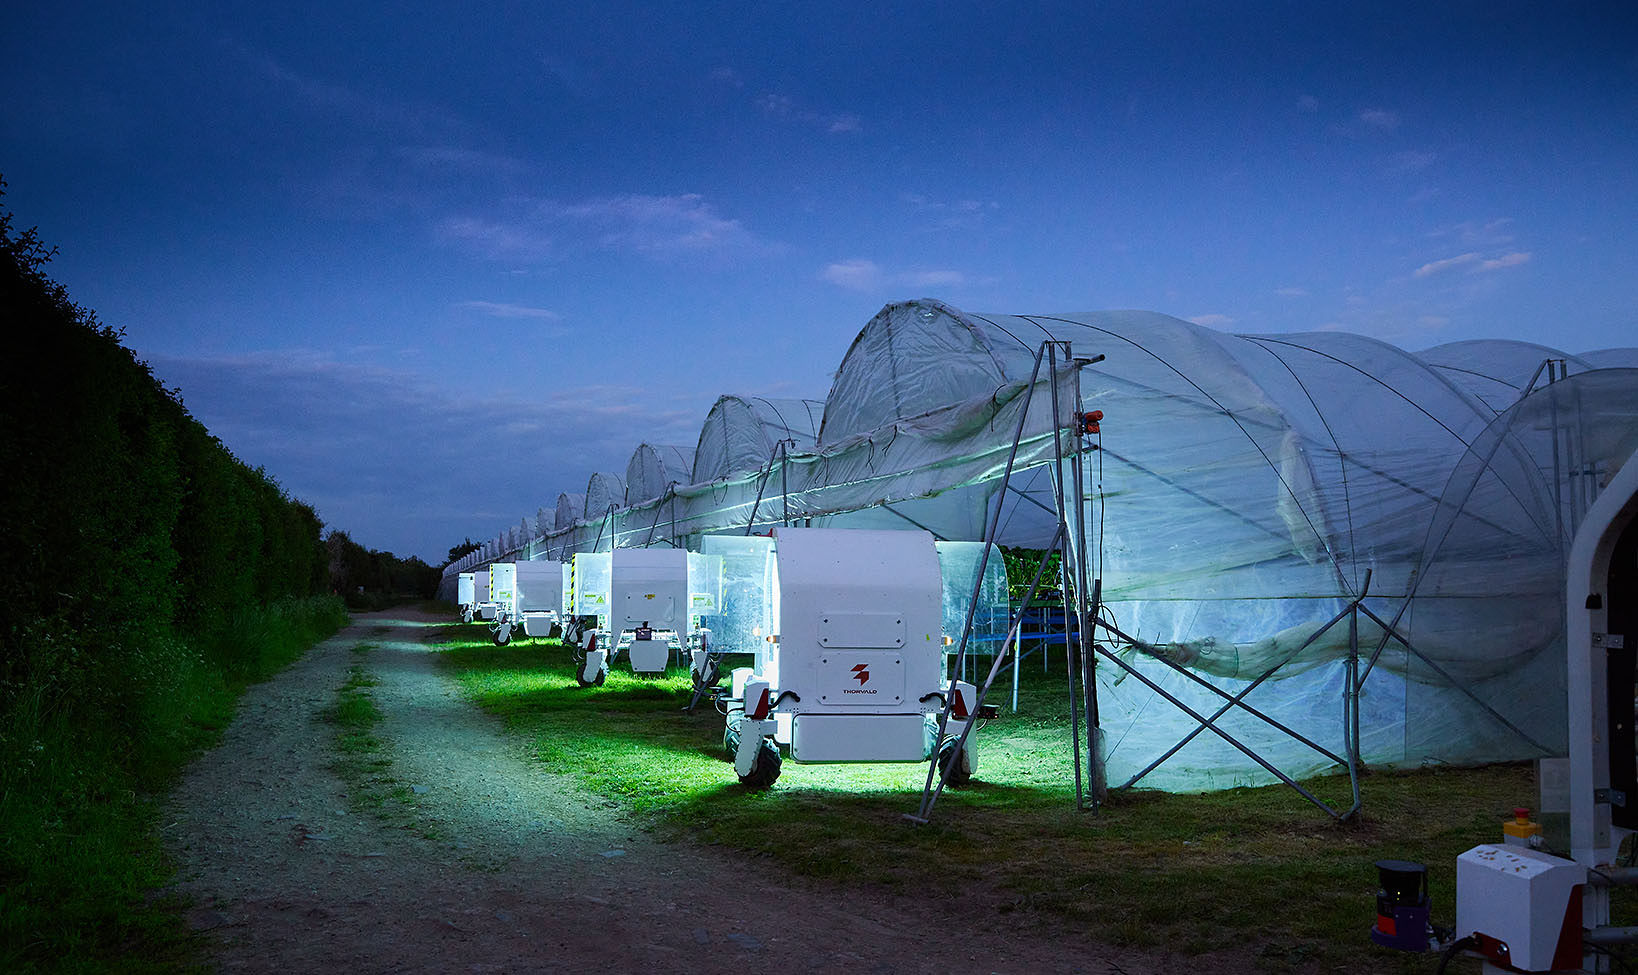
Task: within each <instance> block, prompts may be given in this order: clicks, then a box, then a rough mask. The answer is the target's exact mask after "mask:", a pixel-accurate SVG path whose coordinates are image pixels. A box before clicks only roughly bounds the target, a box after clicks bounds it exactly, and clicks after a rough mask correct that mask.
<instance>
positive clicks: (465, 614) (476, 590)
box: [461, 567, 500, 623]
mask: <svg viewBox="0 0 1638 975" xmlns="http://www.w3.org/2000/svg"><path fill="white" fill-rule="evenodd" d="M468 574H470V575H471V576H472V602H470V603H464V604H463V611H462V613H461V618H462V619H463V620H465V621H466V622H468V623H470V622H472V620H473V618H474V617H475V618H477V619H481V620H492V619H494V618H495V615H496V614H497V613H499V612H500V607H499V606H497V605H495V600H494V597H492V596H491V595H490V594H489V569H488V568H487V567H485V568H482V569H479V570H477V571H476V572H472V573H462V575H468Z"/></svg>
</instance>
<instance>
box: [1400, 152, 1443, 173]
mask: <svg viewBox="0 0 1638 975" xmlns="http://www.w3.org/2000/svg"><path fill="white" fill-rule="evenodd" d="M1438 161H1439V154H1438V153H1435V152H1427V151H1425V150H1421V149H1406V150H1405V151H1403V152H1396V153H1394V154H1393V157H1392V159H1391V160H1390V162H1389V167H1390V168H1391V169H1392V170H1393V171H1394V172H1398V173H1415V172H1420V171H1422V170H1424V169H1426V168H1428V167H1429V166H1431V165H1433V164H1434V163H1436V162H1438Z"/></svg>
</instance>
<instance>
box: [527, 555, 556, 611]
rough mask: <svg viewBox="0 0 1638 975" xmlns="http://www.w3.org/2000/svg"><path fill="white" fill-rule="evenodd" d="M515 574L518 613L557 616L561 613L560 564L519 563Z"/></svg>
mask: <svg viewBox="0 0 1638 975" xmlns="http://www.w3.org/2000/svg"><path fill="white" fill-rule="evenodd" d="M516 572H517V582H516V593H517V610H518V612H519V613H554V614H557V613H561V612H562V611H563V564H562V563H561V562H519V563H517V565H516Z"/></svg>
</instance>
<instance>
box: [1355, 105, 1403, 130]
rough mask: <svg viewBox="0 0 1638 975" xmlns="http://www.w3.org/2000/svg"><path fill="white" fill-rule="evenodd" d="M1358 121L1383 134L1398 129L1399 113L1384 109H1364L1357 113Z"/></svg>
mask: <svg viewBox="0 0 1638 975" xmlns="http://www.w3.org/2000/svg"><path fill="white" fill-rule="evenodd" d="M1359 121H1360V122H1362V123H1364V124H1365V125H1367V126H1369V127H1371V128H1373V129H1378V130H1380V131H1383V132H1392V131H1393V130H1394V129H1397V128H1399V113H1398V112H1391V111H1389V110H1387V109H1385V108H1366V109H1362V110H1361V111H1360V113H1359Z"/></svg>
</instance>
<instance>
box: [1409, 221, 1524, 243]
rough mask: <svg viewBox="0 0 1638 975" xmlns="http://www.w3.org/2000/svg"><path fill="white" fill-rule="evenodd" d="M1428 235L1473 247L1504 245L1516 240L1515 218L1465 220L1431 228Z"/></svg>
mask: <svg viewBox="0 0 1638 975" xmlns="http://www.w3.org/2000/svg"><path fill="white" fill-rule="evenodd" d="M1428 237H1430V238H1432V239H1434V240H1443V239H1446V238H1453V239H1455V240H1458V241H1461V242H1462V243H1464V244H1467V245H1470V246H1473V247H1504V246H1506V245H1508V244H1511V243H1512V242H1513V240H1514V234H1513V218H1512V217H1497V218H1496V219H1494V220H1483V221H1481V220H1464V221H1462V222H1461V223H1456V224H1451V225H1450V226H1447V227H1439V228H1437V229H1435V230H1431V231H1429V232H1428Z"/></svg>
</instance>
